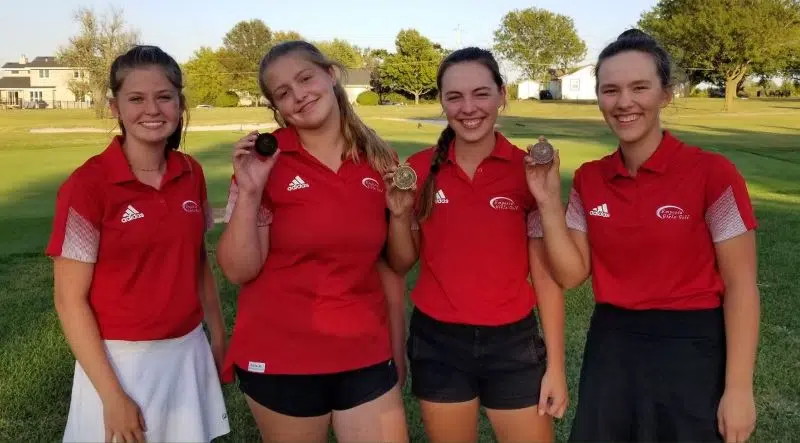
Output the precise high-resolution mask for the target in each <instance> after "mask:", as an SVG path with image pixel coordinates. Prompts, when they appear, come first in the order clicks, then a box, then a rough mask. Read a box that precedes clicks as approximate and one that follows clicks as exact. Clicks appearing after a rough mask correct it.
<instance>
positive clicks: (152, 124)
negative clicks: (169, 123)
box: [140, 122, 164, 129]
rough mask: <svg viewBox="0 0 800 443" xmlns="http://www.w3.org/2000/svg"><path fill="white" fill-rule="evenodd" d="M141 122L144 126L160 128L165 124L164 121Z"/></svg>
mask: <svg viewBox="0 0 800 443" xmlns="http://www.w3.org/2000/svg"><path fill="white" fill-rule="evenodd" d="M140 124H141V125H142V126H144V127H145V128H149V129H155V128H158V127H160V126H162V125H163V124H164V122H142V123H140Z"/></svg>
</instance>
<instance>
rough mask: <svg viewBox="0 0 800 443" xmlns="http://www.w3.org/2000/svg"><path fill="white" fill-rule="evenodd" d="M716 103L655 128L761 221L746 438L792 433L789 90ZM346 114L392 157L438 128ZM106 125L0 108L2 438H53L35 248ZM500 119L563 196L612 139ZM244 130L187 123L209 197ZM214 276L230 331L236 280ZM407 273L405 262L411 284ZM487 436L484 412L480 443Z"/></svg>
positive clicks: (56, 367) (798, 375)
mask: <svg viewBox="0 0 800 443" xmlns="http://www.w3.org/2000/svg"><path fill="white" fill-rule="evenodd" d="M721 106H722V102H721V101H719V100H713V99H679V100H678V101H676V102H675V103H674V104H672V105H670V107H669V108H668V109H666V110H665V112H664V122H665V124H664V126H665V128H667V129H670V130H672V131H673V132H674V133H676V134H677V135H678V136H679V137H681V138H683V139H684V140H685V141H686V142H689V143H693V144H698V145H700V146H702V147H704V148H706V149H709V150H714V151H719V152H721V153H723V154H725V155H726V156H727V157H728V158H730V159H731V160H732V161H733V162H734V163H736V165H737V166H738V167H739V169H740V171H741V172H742V173H743V175H744V176H745V178H746V179H747V182H748V186H749V189H750V192H751V196H752V198H753V201H754V205H755V209H756V215H757V217H758V220H759V223H760V227H759V231H758V260H759V285H760V289H761V297H762V306H763V315H762V327H761V347H760V352H759V359H758V367H757V374H756V395H757V399H756V401H757V407H758V414H759V421H758V427H757V431H756V434H755V436H754V440H755V441H790V440H796V439H797V438H798V436H800V297H798V296H800V291H798V289H797V285H798V283H799V282H800V269H799V268H798V265H797V263H798V257H800V245H798V243H797V239H798V237H797V232H800V101H791V100H784V101H777V100H774V101H757V100H749V101H739V102H737V104H736V108H735V111H734V112H731V113H727V114H723V113H720V112H719V109H720V108H721ZM358 112H359V114H360V115H362V117H363V118H364V119H365V120H366V121H367V123H368V124H369V125H371V126H372V127H373V128H375V130H377V131H378V133H379V134H381V135H382V136H383V137H385V138H386V139H387V140H389V141H390V142H391V143H392V145H393V146H394V147H395V148H396V149H397V151H398V152H399V153H400V155H401V156H402V157H405V156H408V155H410V154H412V153H413V152H416V151H418V150H420V149H423V148H425V147H427V146H429V145H430V144H432V143H434V142H435V140H436V138H437V137H438V134H439V132H440V131H441V129H442V126H441V125H440V123H438V122H436V121H435V120H437V119H440V118H441V112H440V108H439V106H438V105H420V106H396V107H361V108H359V109H358ZM191 113H192V115H191V122H192V124H193V125H210V124H226V123H235V124H240V123H248V124H252V123H262V124H264V125H265V126H264V127H265V128H266V127H267V126H266V125H270V124H271V121H272V118H271V113H270V112H268V111H267V110H265V109H264V108H258V109H213V110H192V111H191ZM48 127H60V128H67V127H73V128H74V127H95V128H100V129H104V130H105V132H101V133H67V134H61V133H31V132H30V129H32V128H48ZM113 128H114V121H113V120H96V119H95V118H94V117H93V115H92V114H91V113H90V112H89V111H60V110H35V111H13V112H12V111H5V112H0V442H2V441H56V440H59V439H60V438H61V433H62V430H63V427H64V423H65V419H66V414H67V409H68V407H69V394H70V388H71V379H72V372H73V368H74V360H73V357H72V355H71V353H70V351H69V348H68V347H67V345H66V343H65V341H64V339H63V335H62V333H61V330H60V326H59V323H58V319H57V316H56V314H55V312H54V309H53V302H52V273H51V272H52V270H51V265H50V262H49V260H48V259H47V258H46V257H45V256H44V255H43V250H44V247H45V244H46V242H47V238H48V235H49V232H50V223H51V217H52V212H53V206H54V201H55V194H56V190H57V188H58V186H59V185H60V183H61V182H62V181H63V180H64V179H65V178H66V176H67V174H69V172H71V171H72V170H73V169H74V168H75V167H77V166H78V165H80V164H81V163H82V162H84V161H85V160H86V159H87V158H88V157H90V156H91V155H93V154H96V153H98V152H100V151H101V150H102V149H103V148H105V146H106V144H107V142H108V140H109V139H110V136H111V134H112V132H111V131H112V130H113ZM500 129H501V130H502V131H503V132H504V133H505V134H506V135H507V136H508V137H509V138H511V140H512V141H513V142H514V143H516V144H517V145H518V146H521V147H524V146H525V145H527V144H528V143H531V142H533V141H534V140H535V139H536V137H537V136H538V135H540V134H543V135H546V136H547V137H549V138H550V140H551V141H552V142H553V144H554V145H555V146H556V147H557V148H559V149H560V152H561V157H562V174H563V186H564V190H565V193H564V195H565V196H566V195H567V194H566V191H567V190H568V189H569V186H570V182H571V177H572V172H573V171H574V169H575V168H576V167H578V166H579V165H580V164H581V163H583V162H585V161H587V160H591V159H596V158H599V157H601V156H602V155H605V154H606V153H608V152H610V151H611V150H612V149H614V147H615V146H614V138H613V136H612V135H611V133H610V132H609V130H608V129H607V127H606V126H605V123H604V122H603V121H602V120H601V118H600V116H599V112H598V110H597V107H596V106H595V105H578V104H570V103H553V102H551V103H538V102H512V103H511V104H510V105H509V106H508V107H507V108H506V110H505V111H504V113H503V117H502V118H501V120H500ZM244 133H245V131H239V130H225V131H215V132H189V133H188V137H187V140H186V148H185V150H186V152H188V153H190V154H192V155H194V156H195V157H196V158H197V159H198V160H199V161H200V163H201V164H202V165H203V167H204V169H205V173H206V177H207V180H208V186H209V194H210V199H211V202H212V204H213V205H214V206H215V207H222V206H224V204H225V200H226V197H227V185H228V180H229V178H230V175H231V172H232V169H231V166H230V147H231V144H232V143H233V142H234V141H235V140H237V139H238V138H239V137H241V136H242V135H243V134H244ZM356 222H357V221H356ZM465 222H467V221H465ZM221 229H222V226H221V225H217V228H216V229H215V230H214V231H213V232H212V234H211V235H210V238H209V242H210V244H211V251H212V252H213V251H214V244H215V242H216V239H217V238H218V236H219V234H220V232H221ZM653 253H654V254H656V253H658V251H653ZM464 272H469V270H468V269H465V270H464ZM665 272H668V270H665ZM217 275H218V278H219V280H218V281H219V287H220V290H221V294H222V298H223V303H224V311H225V315H226V319H227V324H228V328H229V330H230V329H231V328H232V325H233V318H234V314H235V309H236V293H237V289H236V287H234V286H233V285H231V284H229V283H227V282H226V281H225V280H224V278H223V277H222V276H221V274H219V273H217ZM415 280H416V273H415V271H412V273H411V274H410V275H409V278H408V287H409V288H411V287H413V285H414V281H415ZM591 307H592V299H591V289H590V287H589V285H588V284H585V285H584V286H583V287H581V288H579V289H577V290H574V291H570V292H568V293H567V361H568V377H569V383H570V394H571V407H570V409H569V415H568V416H567V417H566V418H565V419H563V420H560V421H558V423H557V429H558V438H559V440H562V441H563V440H564V439H566V437H567V435H568V430H569V425H570V423H571V420H572V414H573V412H574V405H575V402H576V401H577V378H578V372H579V368H580V361H581V353H582V350H583V342H584V334H585V331H586V327H587V324H588V318H589V314H590V312H591ZM287 345H289V344H287ZM406 390H408V386H407V387H406ZM225 392H226V395H227V401H228V408H229V409H228V410H229V417H230V423H231V428H232V432H231V434H229V435H228V436H226V437H225V438H223V439H220V441H248V442H250V441H256V440H257V439H258V434H257V429H256V427H255V425H254V423H253V421H252V419H251V417H250V415H249V412H248V411H247V408H246V406H245V404H244V401H243V399H242V396H241V394H240V393H239V391H238V390H237V389H236V387H235V385H230V386H226V388H225ZM406 399H407V402H406V405H407V408H408V419H409V426H410V430H411V438H412V441H424V440H425V438H424V434H423V429H422V425H421V421H420V417H419V415H418V409H417V407H416V405H415V402H414V401H413V400H412V399H411V398H410V397H408V396H407V397H406ZM492 439H493V437H492V432H491V430H490V428H489V427H488V423H487V422H486V420H485V419H484V420H482V423H481V441H492Z"/></svg>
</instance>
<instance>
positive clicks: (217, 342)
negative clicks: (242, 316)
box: [199, 248, 227, 372]
mask: <svg viewBox="0 0 800 443" xmlns="http://www.w3.org/2000/svg"><path fill="white" fill-rule="evenodd" d="M200 261H201V263H200V266H201V272H200V282H199V289H200V304H201V305H202V306H203V314H204V315H205V323H206V326H207V327H208V332H209V337H210V342H211V351H212V354H213V355H214V362H215V363H216V365H217V372H220V371H221V370H222V361H223V359H224V357H225V350H226V342H227V332H226V330H225V320H224V318H223V316H222V306H221V305H220V300H219V292H218V291H217V282H216V279H215V278H214V273H213V271H212V270H211V261H210V260H209V259H208V253H207V252H206V251H205V248H203V252H202V256H201V257H200Z"/></svg>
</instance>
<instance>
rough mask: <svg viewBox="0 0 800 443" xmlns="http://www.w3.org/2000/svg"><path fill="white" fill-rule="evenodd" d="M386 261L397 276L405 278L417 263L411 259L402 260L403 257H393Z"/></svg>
mask: <svg viewBox="0 0 800 443" xmlns="http://www.w3.org/2000/svg"><path fill="white" fill-rule="evenodd" d="M386 261H387V264H388V265H389V268H390V269H391V270H392V271H393V272H394V273H395V274H398V275H401V276H405V275H406V274H408V271H410V270H411V268H412V267H413V266H414V262H415V260H414V259H413V258H411V257H405V258H402V257H393V256H391V255H390V256H389V257H388V258H387V260H386Z"/></svg>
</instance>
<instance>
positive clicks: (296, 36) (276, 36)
mask: <svg viewBox="0 0 800 443" xmlns="http://www.w3.org/2000/svg"><path fill="white" fill-rule="evenodd" d="M292 40H305V38H304V37H303V36H302V35H300V33H298V32H297V31H275V32H274V33H273V34H272V45H273V46H274V45H277V44H279V43H283V42H289V41H292Z"/></svg>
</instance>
